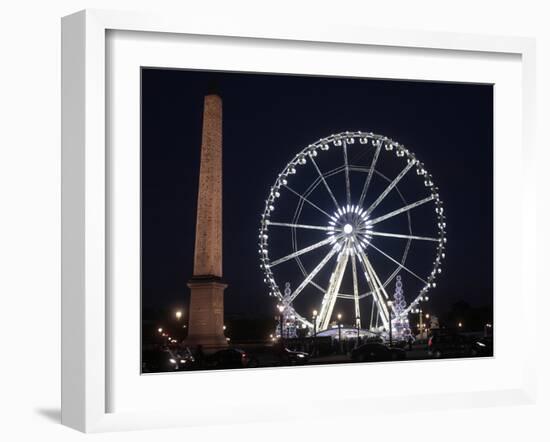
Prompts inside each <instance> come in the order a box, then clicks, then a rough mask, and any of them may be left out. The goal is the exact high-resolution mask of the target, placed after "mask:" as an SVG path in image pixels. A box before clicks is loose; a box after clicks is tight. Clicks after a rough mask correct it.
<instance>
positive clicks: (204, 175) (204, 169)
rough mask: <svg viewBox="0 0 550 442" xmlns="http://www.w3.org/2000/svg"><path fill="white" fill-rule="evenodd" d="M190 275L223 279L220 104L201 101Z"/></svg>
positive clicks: (210, 98)
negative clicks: (196, 189)
mask: <svg viewBox="0 0 550 442" xmlns="http://www.w3.org/2000/svg"><path fill="white" fill-rule="evenodd" d="M193 275H198V276H204V275H212V276H218V277H221V276H222V100H221V98H220V97H219V96H218V95H207V96H206V97H205V98H204V113H203V123H202V149H201V163H200V177H199V198H198V203H197V228H196V233H195V266H194V270H193Z"/></svg>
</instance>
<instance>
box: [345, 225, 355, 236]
mask: <svg viewBox="0 0 550 442" xmlns="http://www.w3.org/2000/svg"><path fill="white" fill-rule="evenodd" d="M351 232H353V227H352V226H351V224H346V225H345V226H344V233H346V234H348V235H349V234H350V233H351Z"/></svg>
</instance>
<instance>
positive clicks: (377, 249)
mask: <svg viewBox="0 0 550 442" xmlns="http://www.w3.org/2000/svg"><path fill="white" fill-rule="evenodd" d="M369 247H372V248H373V249H374V250H376V251H377V252H378V253H380V254H382V255H384V256H385V257H386V258H388V259H389V260H390V261H392V262H393V263H395V264H397V265H398V266H399V267H400V268H402V269H403V270H405V271H406V272H408V273H410V274H411V275H412V276H414V277H415V278H416V279H418V280H420V281H422V282H423V283H424V284H426V285H428V282H427V281H425V280H424V279H423V278H421V277H420V276H418V275H417V274H416V273H414V272H413V271H412V270H411V269H409V268H408V267H406V266H405V265H403V264H401V263H400V262H399V261H397V260H395V259H394V258H392V257H391V256H390V255H388V254H387V253H386V252H384V251H382V250H380V249H379V248H378V247H376V246H375V245H374V244H373V243H372V242H371V243H369Z"/></svg>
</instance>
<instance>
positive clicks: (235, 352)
mask: <svg viewBox="0 0 550 442" xmlns="http://www.w3.org/2000/svg"><path fill="white" fill-rule="evenodd" d="M252 366H257V364H255V358H251V357H250V356H249V355H248V354H247V353H246V352H245V351H244V350H241V349H238V348H227V349H224V350H218V351H217V352H215V353H212V354H210V355H205V356H204V368H245V367H252Z"/></svg>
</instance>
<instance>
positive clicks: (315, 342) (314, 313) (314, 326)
mask: <svg viewBox="0 0 550 442" xmlns="http://www.w3.org/2000/svg"><path fill="white" fill-rule="evenodd" d="M316 349H317V310H313V351H312V353H313V354H315V350H316Z"/></svg>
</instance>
